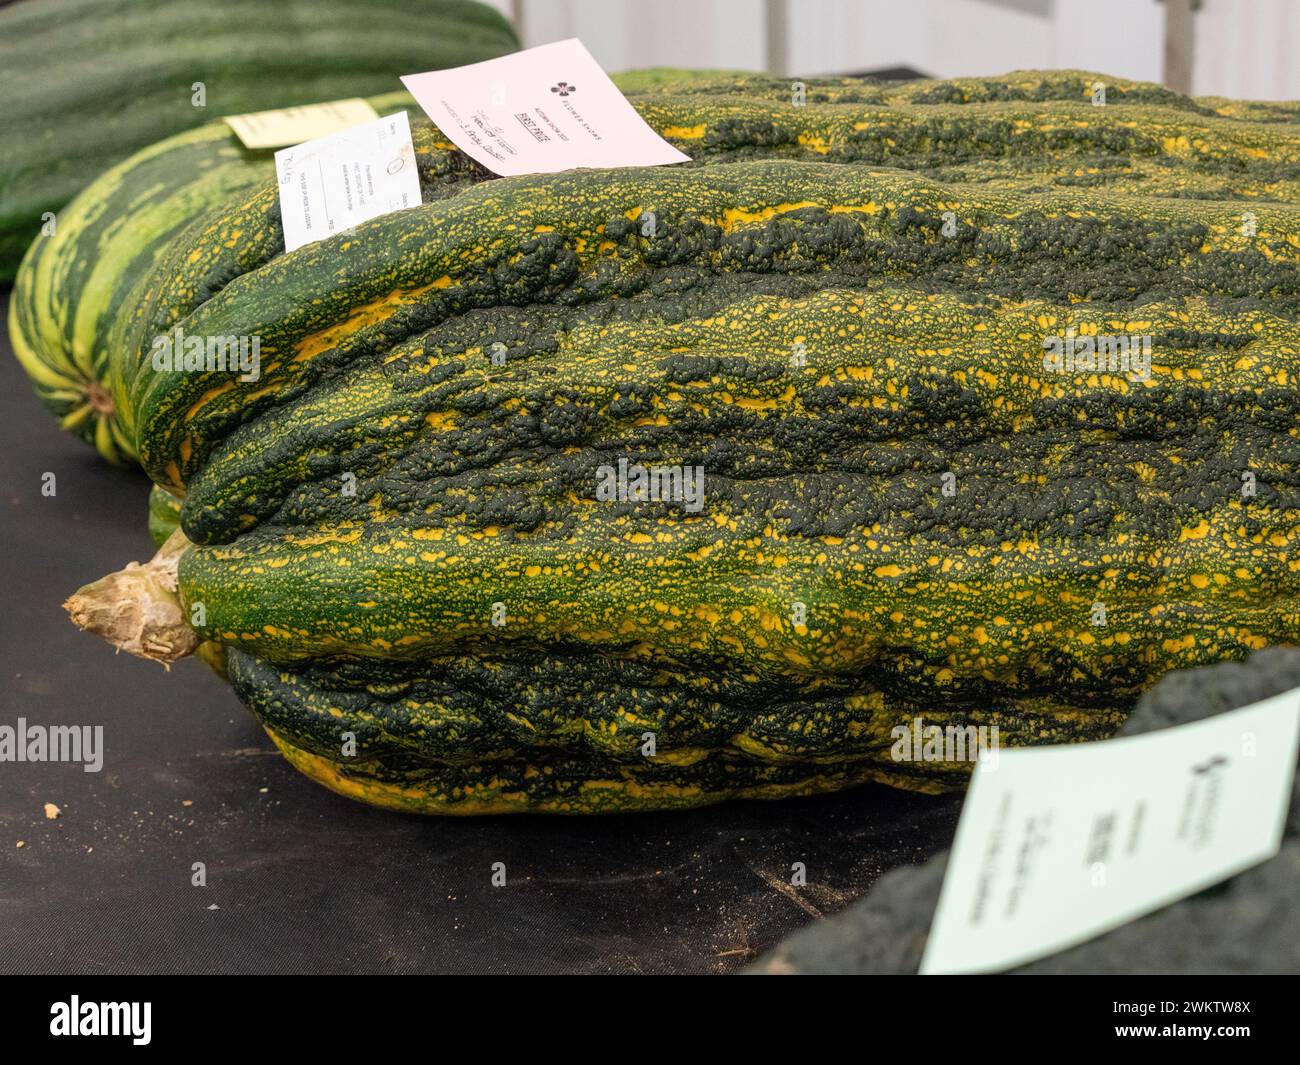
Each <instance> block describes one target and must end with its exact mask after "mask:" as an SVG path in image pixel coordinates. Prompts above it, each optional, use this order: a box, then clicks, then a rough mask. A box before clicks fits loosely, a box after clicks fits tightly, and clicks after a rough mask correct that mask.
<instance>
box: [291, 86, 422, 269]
mask: <svg viewBox="0 0 1300 1065" xmlns="http://www.w3.org/2000/svg"><path fill="white" fill-rule="evenodd" d="M275 174H276V178H277V179H278V180H279V183H280V213H281V215H282V216H283V219H284V248H285V251H293V250H294V249H295V248H301V247H302V246H303V245H304V244H311V243H312V242H314V241H318V240H324V239H325V238H326V237H332V236H333V235H334V234H335V233H342V232H343V231H344V230H347V229H351V228H352V227H353V226H356V225H360V224H361V223H362V222H365V221H368V220H369V219H371V218H377V217H378V216H379V215H382V214H388V213H389V212H390V211H400V210H402V209H403V208H406V207H415V206H417V205H418V204H419V203H420V175H419V172H418V170H417V169H416V165H415V149H414V148H413V147H412V145H411V126H410V123H409V122H408V121H407V117H406V112H405V111H399V112H397V114H395V115H386V116H385V117H383V118H377V119H375V120H374V121H371V122H365V123H362V124H361V125H359V126H353V127H351V128H350V129H345V130H342V131H340V132H338V133H331V134H329V135H328V136H325V137H318V138H316V139H315V140H311V141H307V142H306V143H304V144H299V145H295V146H294V147H292V148H285V149H284V150H283V151H279V152H276V153H275Z"/></svg>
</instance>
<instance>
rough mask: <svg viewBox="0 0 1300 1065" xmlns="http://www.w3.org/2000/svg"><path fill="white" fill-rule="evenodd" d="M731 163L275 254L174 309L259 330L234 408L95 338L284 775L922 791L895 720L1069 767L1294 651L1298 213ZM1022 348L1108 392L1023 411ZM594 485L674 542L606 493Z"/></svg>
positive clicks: (595, 801)
mask: <svg viewBox="0 0 1300 1065" xmlns="http://www.w3.org/2000/svg"><path fill="white" fill-rule="evenodd" d="M936 91H938V90H936ZM966 91H967V90H966V89H962V92H963V93H964V92H966ZM653 95H654V94H653V93H649V95H648V97H647V98H652V97H653ZM700 95H701V97H702V98H703V97H706V96H707V94H705V93H701V94H700ZM1021 105H1022V101H1020V100H1010V101H1002V102H998V103H989V104H988V105H987V106H989V107H993V106H998V107H1011V106H1014V107H1019V106H1021ZM755 106H757V105H755ZM827 106H838V105H827ZM854 106H859V105H858V104H854ZM886 106H892V107H895V108H896V109H901V107H902V106H903V105H901V104H897V103H888V102H887V103H886ZM907 106H913V107H917V108H920V107H922V106H936V105H922V104H920V103H917V102H915V101H914V102H913V103H911V104H908V105H907ZM943 106H948V107H950V108H952V109H954V110H957V109H959V108H961V107H964V106H976V105H974V104H960V103H949V104H945V105H943ZM979 106H985V105H983V104H981V105H979ZM1068 106H1071V107H1073V106H1076V105H1074V104H1070V105H1068ZM1077 106H1079V107H1081V108H1084V107H1088V106H1089V105H1087V104H1084V103H1080V104H1079V105H1077ZM1128 106H1130V107H1132V108H1135V109H1136V108H1143V107H1160V106H1165V105H1164V104H1160V103H1150V102H1143V103H1132V104H1129V105H1128ZM1198 106H1199V105H1198ZM769 109H770V108H769ZM1095 110H1100V109H1095ZM1116 110H1117V111H1118V110H1120V109H1119V108H1116ZM1205 110H1209V109H1208V108H1207V109H1205ZM1189 114H1190V115H1191V117H1192V118H1194V119H1195V120H1197V121H1201V120H1203V121H1204V122H1206V123H1215V122H1221V123H1231V122H1239V121H1242V120H1240V119H1237V118H1232V119H1225V118H1223V117H1222V116H1221V115H1217V114H1213V113H1211V114H1201V113H1200V112H1199V111H1190V112H1189ZM1152 121H1154V120H1152ZM1145 124H1146V126H1147V127H1148V132H1150V128H1149V127H1150V123H1149V122H1148V123H1145ZM1065 125H1068V123H1066V124H1065ZM1137 125H1138V127H1139V129H1140V128H1142V127H1143V125H1144V122H1138V123H1137ZM706 126H707V123H706ZM1254 126H1258V127H1260V129H1254ZM1284 126H1285V123H1284V121H1283V120H1282V119H1280V118H1279V119H1278V120H1277V121H1276V122H1271V123H1264V122H1257V123H1253V124H1252V132H1251V134H1250V136H1252V137H1253V136H1256V135H1261V136H1262V133H1260V130H1262V129H1263V128H1264V127H1267V128H1268V130H1272V131H1274V132H1277V131H1280V130H1282V129H1283V128H1284ZM1074 128H1078V127H1074ZM1277 135H1278V138H1279V140H1278V141H1277V144H1279V145H1286V144H1290V145H1293V144H1294V142H1293V141H1288V140H1287V139H1286V136H1285V134H1284V133H1281V132H1278V133H1277ZM1231 140H1232V137H1231V136H1225V137H1223V138H1221V139H1219V140H1218V141H1217V142H1216V143H1215V145H1214V147H1213V150H1212V151H1210V152H1209V153H1208V155H1214V154H1215V153H1219V154H1220V155H1222V154H1224V153H1230V152H1231V151H1233V150H1235V149H1234V148H1232V147H1231V145H1230V143H1229V142H1230V141H1231ZM1247 141H1249V138H1248V137H1247V138H1246V139H1245V140H1243V141H1242V142H1241V143H1242V144H1247ZM824 143H826V144H829V145H832V148H833V144H834V138H833V137H830V136H829V135H828V137H827V138H826V139H825V141H824ZM1250 144H1251V145H1254V146H1256V147H1258V146H1259V145H1260V144H1262V142H1253V141H1251V142H1250ZM1057 147H1058V148H1059V150H1060V151H1061V152H1062V153H1065V154H1068V153H1069V152H1070V151H1072V150H1075V149H1073V148H1071V147H1070V141H1069V137H1068V136H1067V137H1065V139H1064V140H1063V141H1062V143H1061V144H1060V145H1058V146H1057ZM1121 148H1122V150H1123V151H1125V152H1129V153H1132V154H1131V156H1130V157H1131V158H1137V156H1138V155H1139V154H1141V153H1138V152H1136V150H1135V149H1134V147H1133V143H1132V142H1125V143H1124V144H1123V145H1121ZM1053 150H1055V149H1053ZM1080 150H1082V149H1080ZM1088 150H1091V149H1090V148H1089V149H1088ZM1260 150H1261V151H1273V150H1275V149H1274V148H1268V149H1264V148H1260ZM1276 150H1278V151H1282V150H1283V149H1282V148H1277V149H1276ZM1285 150H1286V151H1289V150H1291V149H1290V148H1285ZM725 154H726V153H723V155H724V156H725ZM818 154H820V153H818ZM826 154H827V155H830V154H832V150H830V149H828V151H827V153H826ZM1247 154H1248V153H1247ZM744 155H745V153H739V157H738V158H735V159H731V158H726V157H719V158H717V159H715V160H714V161H712V162H710V163H709V164H708V165H705V166H693V167H682V168H675V169H668V168H660V169H655V170H620V171H612V172H577V173H571V174H563V175H554V176H548V177H529V178H514V179H501V180H496V181H492V182H487V183H473V182H470V183H467V184H465V185H464V186H462V187H459V188H457V189H456V190H455V191H454V192H452V193H451V194H449V195H447V196H445V197H443V198H442V199H439V200H437V201H436V202H431V203H426V204H425V205H424V206H421V207H419V208H416V209H413V210H410V211H405V212H401V213H398V214H393V215H389V216H386V217H384V218H381V219H377V220H375V221H373V222H371V223H367V224H366V225H364V226H361V227H358V228H357V229H356V230H354V231H352V232H350V233H347V234H344V235H341V236H339V237H335V238H332V239H331V240H329V241H326V242H322V243H320V244H316V245H311V246H309V247H306V248H303V249H301V250H299V251H297V252H294V253H292V254H290V255H278V256H277V255H273V254H272V255H270V256H269V257H267V258H265V260H264V261H262V262H260V264H258V265H257V266H255V267H253V268H252V269H250V270H249V271H247V272H244V273H242V274H239V273H236V274H235V275H234V276H233V277H232V278H231V279H230V280H228V282H227V283H225V284H224V285H223V286H221V287H220V289H219V291H215V292H213V294H212V295H211V296H210V297H209V298H206V299H199V300H195V301H194V302H193V306H192V308H190V309H187V310H184V312H183V313H184V318H183V321H184V326H185V329H186V331H187V332H192V333H198V334H216V335H227V334H234V335H257V336H258V337H260V339H261V353H262V368H261V369H262V373H261V376H260V377H259V379H258V380H257V381H256V382H240V381H238V380H235V379H233V378H232V377H231V376H230V375H219V374H201V373H172V372H164V373H159V372H156V371H154V370H153V369H152V368H151V367H150V366H149V364H148V360H147V359H146V358H144V357H143V353H144V351H145V347H144V345H145V342H146V340H147V337H148V335H149V331H150V330H151V329H152V328H154V323H155V322H156V321H158V320H160V319H157V318H155V319H153V320H150V319H149V318H148V315H144V316H142V317H141V319H140V320H139V321H137V322H136V323H135V325H133V326H132V327H131V328H132V329H133V330H134V332H133V333H131V332H130V331H128V335H129V336H130V337H131V338H132V339H131V342H130V343H129V344H127V345H126V346H125V347H126V348H128V349H130V350H132V351H133V352H135V354H134V355H133V356H131V357H129V358H125V359H123V361H122V363H121V364H120V365H119V366H118V367H117V370H118V372H119V387H120V389H121V394H122V395H123V396H124V397H127V399H128V401H129V407H130V409H131V411H132V416H133V418H134V424H135V428H136V440H137V443H138V445H139V451H140V455H141V459H142V461H143V463H144V465H145V467H146V469H147V470H148V472H149V473H150V475H151V476H152V477H153V478H154V480H155V481H156V482H157V483H158V484H160V485H163V486H165V487H168V488H170V489H171V490H172V491H174V492H176V493H178V494H180V493H184V495H185V502H184V505H183V508H182V515H181V518H182V525H183V528H184V530H185V532H186V535H187V536H188V537H189V538H190V539H191V540H192V541H193V542H194V546H193V547H192V548H191V549H190V550H189V551H188V553H187V554H186V555H185V557H184V558H183V560H182V562H181V569H180V579H181V591H182V595H183V597H184V598H185V600H186V603H187V606H188V607H190V608H191V609H193V607H195V606H196V605H198V604H201V605H202V608H203V609H202V611H201V614H202V617H203V621H202V624H201V626H200V629H201V634H202V635H203V636H204V637H205V638H207V639H210V640H215V641H218V642H220V643H222V644H224V645H226V646H227V647H229V648H230V649H231V652H230V655H229V663H230V675H231V679H232V682H233V683H234V685H235V687H236V690H237V691H238V693H239V694H240V696H241V698H242V699H243V700H244V701H245V702H246V703H247V704H248V705H249V706H251V707H252V708H253V709H254V711H255V712H256V713H257V714H258V715H259V717H260V718H261V719H262V721H263V722H264V723H265V725H266V726H267V728H268V730H269V731H270V732H271V733H272V735H273V736H274V737H275V738H276V741H277V743H279V744H280V746H281V748H282V749H283V750H285V752H286V754H288V756H289V757H290V758H291V759H292V760H293V761H294V763H295V764H296V765H298V766H299V767H300V768H302V769H303V770H304V771H306V772H308V773H310V774H311V775H313V776H315V777H317V778H318V779H321V780H322V781H323V782H325V783H327V784H329V785H330V786H332V787H335V788H336V789H338V790H340V791H343V792H345V793H347V794H352V795H355V796H357V797H360V798H365V799H368V800H371V801H375V802H379V803H381V804H385V805H393V806H398V807H401V808H406V809H421V810H428V811H437V812H457V811H459V812H495V811H511V810H522V809H545V810H559V811H565V812H580V811H588V810H590V811H596V810H614V809H631V808H645V807H661V806H680V805H691V804H696V803H699V802H705V801H712V800H716V799H719V798H726V797H739V796H755V797H764V796H768V797H771V796H778V795H783V794H795V793H805V792H809V791H814V790H822V789H826V788H830V787H839V786H843V785H845V784H848V783H852V782H854V781H858V780H865V779H876V780H885V781H888V782H891V783H896V784H901V785H903V786H908V787H917V788H922V789H928V790H935V789H939V788H944V787H950V786H956V785H957V784H959V783H960V781H961V780H962V779H963V776H964V772H965V770H967V769H968V768H969V766H968V765H962V764H954V763H950V762H946V761H942V760H941V761H940V762H939V763H933V762H919V763H908V762H898V761H895V760H894V759H893V758H892V757H891V755H890V747H891V743H892V740H891V730H892V729H893V728H894V727H895V726H896V725H899V724H906V723H908V722H910V721H912V720H913V719H914V718H915V717H918V716H919V717H921V718H923V719H924V720H925V722H926V723H927V724H938V725H943V724H945V723H954V724H962V725H966V724H974V725H980V724H984V725H993V724H996V725H998V726H999V730H1000V736H1001V742H1003V743H1005V744H1026V743H1043V742H1066V741H1072V740H1080V739H1089V738H1097V737H1101V736H1104V735H1107V734H1109V733H1110V732H1111V731H1113V729H1114V728H1115V727H1116V726H1117V724H1118V722H1119V721H1120V720H1121V718H1122V716H1123V713H1124V711H1125V709H1126V708H1127V707H1128V706H1129V705H1131V703H1132V701H1133V700H1134V699H1135V698H1136V697H1137V695H1138V694H1140V693H1141V692H1142V691H1143V690H1145V689H1146V688H1147V687H1149V686H1150V684H1151V683H1153V682H1154V681H1155V680H1156V679H1157V678H1158V677H1159V676H1161V675H1163V674H1164V673H1165V672H1168V671H1169V670H1172V669H1176V668H1182V667H1185V666H1191V665H1196V664H1198V663H1203V662H1206V661H1213V660H1217V659H1222V658H1242V657H1245V656H1246V655H1247V654H1248V653H1249V652H1250V651H1251V650H1253V649H1255V648H1258V647H1262V646H1265V645H1267V644H1273V643H1282V642H1289V641H1294V640H1295V638H1296V634H1297V632H1300V553H1298V552H1297V550H1296V531H1297V529H1298V528H1300V472H1298V471H1300V437H1298V435H1297V433H1298V431H1300V398H1298V397H1300V393H1298V392H1297V390H1296V375H1297V373H1300V327H1298V325H1297V316H1298V314H1300V269H1298V266H1300V209H1297V207H1296V206H1294V205H1293V204H1292V203H1291V202H1289V200H1287V199H1285V198H1281V199H1278V200H1277V201H1275V202H1264V201H1263V200H1262V199H1261V200H1259V201H1258V202H1255V201H1252V203H1251V207H1250V211H1251V216H1252V218H1251V224H1250V225H1249V226H1243V224H1242V211H1243V207H1242V204H1241V202H1239V201H1237V200H1235V199H1233V198H1231V197H1223V198H1217V197H1213V196H1170V195H1144V194H1143V193H1142V191H1141V185H1140V183H1138V184H1136V185H1127V186H1124V187H1096V188H1092V189H1090V190H1089V191H1088V193H1087V195H1086V196H1084V195H1080V194H1079V193H1078V192H1077V191H1076V190H1072V189H1070V188H1068V187H1064V188H1063V187H1061V186H1059V185H1054V186H1052V187H1044V188H1041V189H1040V188H1036V187H1035V188H1031V187H1029V186H1028V185H1027V184H1023V185H1021V186H1019V187H1017V186H1015V185H1014V184H1011V183H1008V184H1007V185H1005V186H1000V185H999V184H998V183H997V182H994V181H980V182H961V181H953V180H941V179H939V178H937V177H935V176H933V175H930V174H925V173H918V172H917V171H915V170H910V169H905V168H900V167H899V166H898V165H877V164H876V163H874V162H866V161H858V162H851V165H845V162H836V161H824V162H823V161H819V162H810V161H805V160H803V159H780V158H777V159H771V158H766V159H753V158H745V157H744ZM1047 155H1050V153H1045V154H1043V158H1044V159H1046V158H1047ZM1063 158H1064V157H1063V156H1062V159H1063ZM1062 159H1057V160H1056V163H1057V164H1059V163H1060V162H1061V161H1062ZM1214 165H1215V164H1214V163H1213V162H1212V161H1211V162H1206V163H1205V167H1203V168H1200V169H1197V168H1189V170H1188V174H1189V175H1201V176H1203V175H1204V174H1205V173H1211V172H1214ZM1280 187H1281V186H1279V188H1280ZM1288 195H1289V193H1288ZM238 209H240V210H245V209H248V208H247V207H246V206H245V207H241V208H238ZM217 224H218V225H220V223H217ZM204 239H205V240H206V241H207V243H205V244H199V245H196V249H195V250H196V252H197V256H198V258H202V256H203V255H204V254H206V253H205V252H204V251H203V249H204V248H206V247H210V246H214V245H215V244H216V243H219V242H216V241H212V240H211V239H209V238H204ZM201 269H203V268H201ZM180 276H182V274H181V273H175V274H173V275H171V278H172V281H173V283H174V281H175V278H177V277H180ZM156 287H157V290H158V291H162V288H163V287H165V286H156ZM188 287H189V283H188V282H187V283H186V284H182V285H179V286H177V287H176V288H175V289H174V296H169V297H167V299H164V300H162V301H161V302H160V304H159V305H158V306H162V307H163V308H164V309H163V310H162V311H161V312H160V313H161V315H162V319H161V320H165V319H166V316H167V315H168V314H171V313H174V312H172V311H168V310H166V306H172V307H181V306H182V305H183V304H184V300H183V299H181V298H180V297H181V296H183V295H184V292H185V291H186V290H187V288H188ZM150 313H153V312H150ZM1054 336H1056V337H1069V338H1071V339H1072V340H1073V339H1074V338H1089V339H1091V340H1092V341H1093V342H1094V343H1097V342H1100V341H1101V340H1103V339H1104V338H1105V337H1108V336H1124V337H1129V336H1134V337H1146V338H1148V340H1147V341H1146V342H1145V345H1146V346H1145V350H1149V353H1150V365H1149V372H1125V371H1124V370H1123V369H1116V368H1113V367H1110V366H1101V367H1097V366H1092V367H1086V366H1085V367H1084V368H1082V369H1077V370H1074V371H1072V372H1063V373H1057V372H1052V371H1051V370H1050V369H1049V368H1048V367H1047V366H1045V364H1044V354H1045V352H1044V343H1045V340H1047V339H1048V338H1051V337H1054ZM620 461H622V462H624V463H631V464H642V465H646V466H656V467H671V468H691V469H693V468H695V467H700V468H701V469H702V473H703V485H704V492H703V500H702V505H701V506H699V507H698V508H695V509H691V508H689V507H687V506H686V505H685V504H684V503H683V502H682V501H676V502H673V501H667V502H665V501H658V502H656V501H643V500H637V499H613V500H611V499H607V498H603V497H602V496H601V495H600V494H599V492H598V483H599V478H600V476H601V474H600V471H601V470H602V468H606V469H609V468H617V467H618V466H619V463H620ZM647 734H651V735H652V736H653V739H654V753H653V754H650V755H647V753H646V749H645V743H646V737H647ZM349 737H350V739H349ZM350 744H355V746H354V747H353V746H350Z"/></svg>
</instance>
